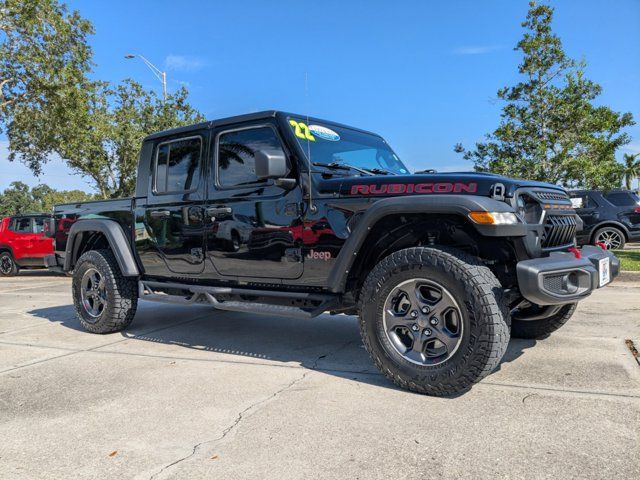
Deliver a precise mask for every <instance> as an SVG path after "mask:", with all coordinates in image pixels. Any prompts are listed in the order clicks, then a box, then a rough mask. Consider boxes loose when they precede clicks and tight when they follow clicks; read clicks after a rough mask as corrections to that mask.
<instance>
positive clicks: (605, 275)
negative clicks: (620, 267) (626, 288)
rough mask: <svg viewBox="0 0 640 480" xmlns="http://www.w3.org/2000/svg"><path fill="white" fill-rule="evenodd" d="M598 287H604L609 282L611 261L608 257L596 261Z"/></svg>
mask: <svg viewBox="0 0 640 480" xmlns="http://www.w3.org/2000/svg"><path fill="white" fill-rule="evenodd" d="M598 278H599V281H598V287H604V286H605V285H606V284H607V283H609V282H610V281H611V259H610V258H609V257H606V258H601V259H600V260H598Z"/></svg>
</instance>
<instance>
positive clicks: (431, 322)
mask: <svg viewBox="0 0 640 480" xmlns="http://www.w3.org/2000/svg"><path fill="white" fill-rule="evenodd" d="M429 323H430V324H431V325H437V324H438V319H437V318H436V317H431V320H429Z"/></svg>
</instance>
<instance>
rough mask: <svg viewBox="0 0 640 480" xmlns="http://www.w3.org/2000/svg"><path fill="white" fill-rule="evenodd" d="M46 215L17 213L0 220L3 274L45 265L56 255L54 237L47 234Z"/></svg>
mask: <svg viewBox="0 0 640 480" xmlns="http://www.w3.org/2000/svg"><path fill="white" fill-rule="evenodd" d="M48 218H50V217H49V215H44V214H29V215H15V216H13V217H7V218H3V219H2V222H1V223H0V275H1V276H4V277H10V276H13V275H17V274H18V272H19V271H20V269H21V268H45V267H47V265H46V263H45V257H47V256H48V255H53V239H52V238H48V237H46V236H45V235H44V224H45V221H46V220H47V219H48Z"/></svg>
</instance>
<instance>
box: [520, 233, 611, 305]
mask: <svg viewBox="0 0 640 480" xmlns="http://www.w3.org/2000/svg"><path fill="white" fill-rule="evenodd" d="M580 252H581V254H582V258H576V255H574V254H573V253H571V252H554V253H551V254H550V255H549V256H548V257H545V258H534V259H531V260H524V261H522V262H518V264H517V266H516V271H517V275H518V286H519V288H520V293H521V294H522V296H523V297H524V298H526V299H527V300H529V301H530V302H531V303H533V304H535V305H560V304H563V303H571V302H576V301H578V300H580V299H582V298H585V297H587V296H589V295H590V294H591V292H592V291H593V290H595V289H596V288H600V274H599V271H598V266H599V264H600V260H601V259H604V258H607V257H609V262H610V263H609V267H610V279H611V281H613V279H614V278H615V277H617V276H618V273H619V272H620V260H618V258H617V257H616V256H615V255H614V254H613V253H611V252H608V251H604V250H602V249H601V248H600V247H594V246H591V245H587V246H584V247H583V248H582V249H581V250H580ZM603 286H604V285H603Z"/></svg>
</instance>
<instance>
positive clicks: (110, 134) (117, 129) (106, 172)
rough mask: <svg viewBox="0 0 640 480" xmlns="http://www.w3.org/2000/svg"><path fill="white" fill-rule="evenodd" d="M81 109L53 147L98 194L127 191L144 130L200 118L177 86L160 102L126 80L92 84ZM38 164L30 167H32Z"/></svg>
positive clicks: (131, 187) (132, 185)
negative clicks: (112, 83) (115, 83)
mask: <svg viewBox="0 0 640 480" xmlns="http://www.w3.org/2000/svg"><path fill="white" fill-rule="evenodd" d="M81 95H82V96H83V99H82V103H83V104H84V105H85V107H84V108H83V109H77V110H75V114H76V115H77V118H75V119H74V121H73V128H70V129H68V131H67V132H66V133H65V136H64V137H63V139H62V140H63V141H62V142H61V143H60V145H59V146H58V149H57V151H58V153H59V154H60V156H61V157H62V158H64V159H65V160H66V162H67V164H68V165H69V166H70V167H71V168H72V169H73V170H74V171H76V172H77V173H79V174H81V175H84V176H88V177H90V178H91V179H92V180H93V182H94V184H95V186H96V188H97V190H98V191H99V192H100V195H101V196H102V197H105V198H106V197H120V196H127V195H132V194H133V192H134V190H135V180H136V171H137V170H136V169H137V161H138V155H139V153H140V145H141V143H142V139H143V138H144V137H145V136H147V135H149V134H150V133H153V132H157V131H160V130H166V129H168V128H174V127H179V126H182V125H189V124H191V123H194V122H197V121H201V120H203V117H202V115H201V114H200V113H198V112H197V111H196V110H195V109H194V108H193V107H191V105H189V103H188V102H187V96H188V92H187V90H186V89H184V88H181V89H180V90H178V91H177V92H176V93H174V94H170V95H169V96H168V97H167V100H166V102H165V101H162V100H161V99H159V98H158V97H157V95H156V94H155V93H154V92H152V91H149V90H145V89H144V88H143V87H142V86H141V85H140V84H139V83H137V82H135V81H133V80H130V79H127V80H125V81H123V82H122V83H121V84H120V85H118V86H117V87H116V88H112V87H111V86H110V85H109V84H107V83H104V82H95V83H93V84H92V85H91V86H90V88H87V89H86V90H85V91H84V92H82V94H81ZM40 166H41V162H39V163H38V164H37V165H35V166H33V169H34V170H36V171H37V170H38V169H39V168H40Z"/></svg>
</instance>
